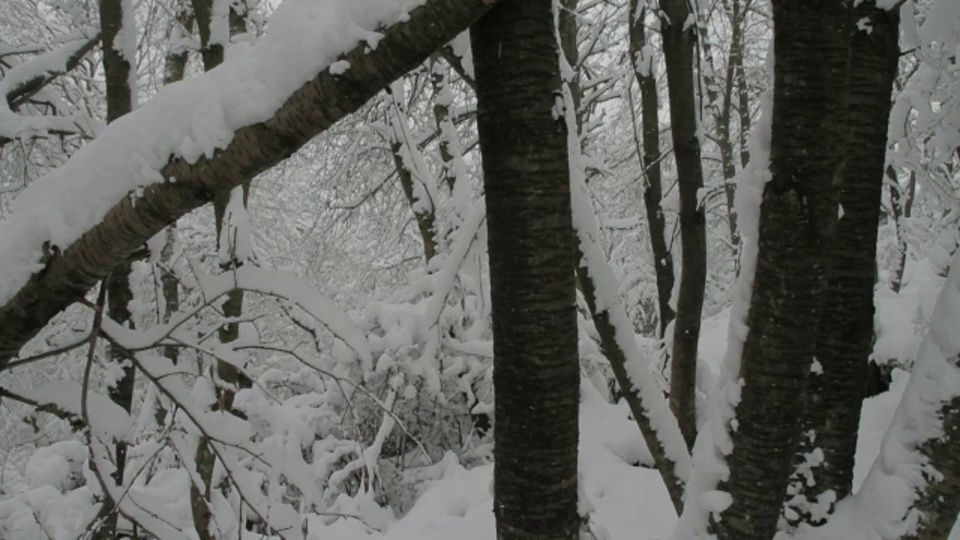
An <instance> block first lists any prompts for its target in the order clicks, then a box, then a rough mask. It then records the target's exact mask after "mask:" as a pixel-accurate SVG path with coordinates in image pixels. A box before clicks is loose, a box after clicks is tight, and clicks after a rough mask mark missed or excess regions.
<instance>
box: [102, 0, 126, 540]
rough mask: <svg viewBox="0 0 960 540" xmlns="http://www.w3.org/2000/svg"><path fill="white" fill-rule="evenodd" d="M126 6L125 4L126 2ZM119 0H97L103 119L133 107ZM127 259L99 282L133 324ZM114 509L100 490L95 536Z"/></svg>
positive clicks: (107, 529) (118, 466)
mask: <svg viewBox="0 0 960 540" xmlns="http://www.w3.org/2000/svg"><path fill="white" fill-rule="evenodd" d="M127 6H128V5H127ZM127 6H125V5H124V2H123V1H122V0H100V38H101V45H100V51H101V53H102V54H103V71H104V77H105V79H106V83H107V122H113V121H114V120H116V119H118V118H120V117H121V116H123V115H125V114H127V113H129V112H130V111H131V110H133V105H134V103H133V102H134V96H135V92H136V89H135V88H133V87H132V85H131V84H130V80H131V77H136V72H135V71H132V66H131V65H130V62H129V59H128V58H126V56H125V52H130V51H125V48H126V47H125V44H124V43H123V41H124V36H123V35H122V34H121V32H123V33H127V32H133V35H136V29H135V28H126V27H125V25H129V24H131V23H133V20H134V19H133V14H132V13H124V9H125V7H127ZM131 262H132V261H131V259H130V258H126V259H125V260H123V261H122V262H121V263H120V264H118V265H117V266H116V268H114V269H113V272H111V273H110V275H109V276H108V277H107V279H106V281H105V283H104V284H103V285H101V286H103V287H106V288H107V314H108V316H109V317H110V318H111V319H113V320H114V321H115V322H116V323H117V324H120V325H121V326H125V327H129V328H132V327H133V320H132V314H131V313H130V308H129V307H128V306H129V304H130V301H131V300H133V292H132V291H131V290H130V272H131ZM108 350H109V351H110V359H111V360H112V361H114V362H116V363H117V364H119V365H122V366H123V367H122V372H123V376H122V377H120V380H118V381H117V382H116V384H115V385H114V386H112V387H110V389H109V391H108V395H109V397H110V399H111V400H112V401H113V402H114V403H116V404H117V405H119V406H120V407H121V408H122V409H123V410H125V411H127V412H128V413H129V412H130V410H131V408H132V407H133V389H134V382H135V377H136V371H135V370H134V367H133V365H132V364H131V363H130V362H129V361H128V360H126V358H125V357H124V356H123V355H122V354H121V353H120V352H119V351H115V350H113V348H112V347H111V348H109V349H108ZM114 460H115V463H114V466H115V469H114V472H113V474H112V477H113V482H114V483H115V484H116V485H118V486H121V485H123V474H124V470H125V469H126V461H127V443H126V441H116V442H115V443H114ZM118 515H119V514H118V513H117V512H116V511H115V509H114V505H113V501H111V500H110V497H109V496H107V495H106V494H104V501H103V506H102V507H101V508H100V515H99V518H100V527H99V528H98V529H97V530H96V532H95V533H94V539H95V540H112V539H113V538H114V537H115V536H116V534H117V517H118Z"/></svg>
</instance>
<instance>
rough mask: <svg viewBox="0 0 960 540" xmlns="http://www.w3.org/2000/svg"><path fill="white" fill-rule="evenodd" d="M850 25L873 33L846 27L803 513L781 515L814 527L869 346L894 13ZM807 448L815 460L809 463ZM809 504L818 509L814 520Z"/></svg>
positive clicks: (858, 15) (851, 437) (852, 425)
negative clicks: (833, 210) (835, 200)
mask: <svg viewBox="0 0 960 540" xmlns="http://www.w3.org/2000/svg"><path fill="white" fill-rule="evenodd" d="M852 20H853V21H859V22H858V25H859V24H864V23H865V24H868V25H869V28H870V31H869V32H867V31H864V30H859V29H858V28H857V27H856V26H853V25H851V27H850V31H851V32H853V39H852V45H851V48H852V50H851V62H850V78H849V81H850V82H849V97H848V103H849V109H848V112H847V117H846V118H847V120H846V122H847V126H848V134H847V135H846V137H845V139H846V141H845V142H846V156H847V157H846V159H847V163H846V166H845V167H844V169H843V178H842V182H843V185H842V187H841V190H840V211H839V215H840V217H839V223H838V226H837V234H836V238H835V240H834V243H833V245H832V247H831V248H830V257H829V259H828V261H827V262H828V268H827V291H826V294H827V298H828V301H827V302H824V304H823V306H822V308H821V313H822V315H821V320H820V332H819V336H818V339H817V351H816V365H815V366H814V367H815V369H814V370H813V375H812V376H811V377H810V380H809V384H808V387H807V392H806V395H805V398H806V401H805V407H804V418H803V428H802V432H803V433H804V436H803V437H802V438H801V440H800V442H801V444H800V446H799V451H798V453H797V455H796V458H795V466H797V467H801V466H802V467H803V469H804V471H803V473H802V474H799V475H798V476H797V478H796V481H795V482H794V483H793V487H792V489H791V493H790V494H789V495H792V496H799V500H798V501H795V502H798V503H799V505H798V506H797V510H799V512H800V515H799V516H794V515H791V513H789V512H788V519H791V520H793V519H794V518H795V517H799V518H800V520H802V521H806V522H808V523H812V524H817V523H819V522H821V521H822V520H823V519H824V518H826V515H825V514H824V512H831V511H832V509H833V504H832V503H833V502H835V501H838V500H840V499H842V498H844V497H846V496H847V495H849V494H850V492H851V490H852V489H853V463H854V455H855V453H856V450H857V427H858V425H859V423H860V408H861V404H862V402H863V397H864V391H865V390H866V380H867V362H868V359H869V357H870V352H871V350H872V345H873V312H874V306H873V288H874V284H875V281H876V264H877V263H876V259H877V227H878V226H879V222H880V198H881V194H882V192H883V185H884V161H885V158H886V150H887V120H888V117H889V115H890V106H891V98H890V95H891V91H892V89H893V80H894V79H895V78H896V75H897V62H898V58H899V47H898V39H899V31H900V17H899V14H898V10H889V11H888V10H885V9H878V8H877V7H876V3H875V2H873V1H865V2H862V3H860V4H859V5H858V6H857V7H856V8H854V10H853V19H852ZM814 452H816V459H815V462H819V464H817V465H814V466H813V467H809V464H810V460H811V453H814ZM807 469H809V471H807ZM811 480H812V481H811ZM830 492H832V493H830ZM831 498H832V499H833V501H831V500H830V499H831ZM818 501H819V502H818ZM788 503H789V501H788ZM824 503H827V504H826V507H824ZM791 506H793V505H791ZM811 507H816V508H817V509H816V512H815V513H814V514H811V513H810V511H809V508H811Z"/></svg>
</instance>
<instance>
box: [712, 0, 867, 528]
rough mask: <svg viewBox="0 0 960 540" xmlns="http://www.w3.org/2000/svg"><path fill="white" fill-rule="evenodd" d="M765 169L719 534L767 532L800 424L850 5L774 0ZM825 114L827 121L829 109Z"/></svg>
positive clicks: (840, 116) (830, 214)
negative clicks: (768, 147) (767, 169)
mask: <svg viewBox="0 0 960 540" xmlns="http://www.w3.org/2000/svg"><path fill="white" fill-rule="evenodd" d="M773 16H774V24H775V29H776V31H775V33H774V50H775V53H776V57H775V58H776V67H775V72H774V92H773V116H772V142H771V152H770V173H771V179H770V181H769V182H767V184H766V185H765V187H764V191H763V198H762V203H761V205H760V221H759V238H758V240H757V242H758V246H757V247H758V253H757V260H756V271H755V274H754V281H753V289H752V295H751V300H750V308H749V315H748V317H747V327H748V328H749V330H748V332H747V336H746V340H745V343H744V346H743V353H742V357H741V366H740V380H741V381H742V382H741V383H740V395H739V399H738V400H737V402H736V405H735V406H736V417H735V424H734V425H733V426H732V433H731V434H730V436H731V438H732V447H733V449H732V453H731V454H730V455H729V456H728V457H727V466H728V467H729V471H730V473H729V478H728V479H726V480H725V481H723V482H721V483H720V486H719V489H720V490H723V491H726V492H727V493H729V495H730V497H731V499H732V500H731V502H730V505H729V506H728V507H727V508H726V509H725V510H724V511H723V512H722V513H720V515H719V519H716V520H714V521H713V522H712V529H713V532H714V533H716V534H717V535H718V537H719V538H720V539H722V540H725V539H736V540H753V539H756V540H769V539H770V538H773V536H774V533H775V531H776V528H777V521H778V519H779V517H780V510H781V507H782V505H783V501H784V497H785V494H786V488H787V483H788V478H789V476H790V472H791V466H792V462H793V456H794V454H795V450H796V445H797V442H798V439H799V435H800V410H801V409H802V406H803V390H804V387H805V384H806V380H807V376H808V374H809V372H810V368H811V365H812V362H813V359H814V356H815V355H816V354H817V350H816V342H817V333H818V332H817V330H818V328H819V324H820V320H821V316H820V313H821V310H822V309H823V306H824V298H825V295H824V291H825V290H826V285H827V272H826V268H825V263H826V260H827V258H828V254H829V252H828V251H827V250H828V249H830V247H831V245H832V242H833V238H834V237H835V234H836V229H837V213H838V207H839V199H840V189H839V188H840V185H839V184H840V181H841V179H842V178H843V174H844V165H845V162H844V152H843V140H844V136H845V135H846V130H845V129H844V127H843V126H845V124H846V122H845V118H846V110H847V109H846V83H847V71H848V53H849V50H850V47H849V36H850V24H851V20H850V13H849V10H848V8H847V6H846V5H845V4H844V3H841V2H836V1H834V0H819V1H813V0H809V1H805V2H795V1H793V0H774V2H773ZM825 118H826V119H829V121H828V122H825V121H824V119H825Z"/></svg>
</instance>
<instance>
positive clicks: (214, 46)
mask: <svg viewBox="0 0 960 540" xmlns="http://www.w3.org/2000/svg"><path fill="white" fill-rule="evenodd" d="M192 1H193V10H194V13H196V18H197V30H198V31H199V34H200V45H201V49H200V53H201V55H202V57H203V69H204V71H210V70H211V69H213V68H215V67H217V66H218V65H219V64H220V63H222V62H223V59H224V54H225V52H226V47H225V45H226V44H225V43H217V42H215V40H214V38H215V36H214V35H213V25H214V23H215V22H217V21H214V19H213V18H214V16H216V15H217V14H215V13H213V4H214V1H213V0H192ZM223 16H226V17H228V21H226V22H228V24H229V28H230V33H231V34H232V33H236V32H241V31H243V29H244V28H245V26H246V24H245V22H244V21H243V18H242V16H241V15H240V14H239V13H237V11H236V10H235V6H234V5H231V7H230V10H229V12H228V13H227V14H224V15H223ZM228 37H229V36H221V39H224V38H228ZM251 180H252V178H248V179H246V180H245V181H244V182H242V183H241V185H240V186H238V187H235V188H233V189H232V190H223V191H220V192H218V193H216V194H215V195H214V197H213V216H214V218H213V219H214V225H215V228H216V234H217V252H218V253H220V254H221V257H222V254H223V253H229V260H223V259H221V261H220V267H221V268H220V269H221V270H222V271H224V272H230V271H233V270H236V269H237V268H239V267H240V266H242V265H243V264H244V263H245V262H247V261H245V260H241V259H240V258H239V257H238V256H237V253H236V249H231V248H230V246H229V245H228V246H224V245H222V244H223V242H224V240H226V241H227V243H228V244H229V243H232V242H236V238H233V239H231V238H229V236H230V235H229V232H228V233H227V234H226V235H225V234H224V229H225V228H228V227H229V225H230V224H229V223H227V221H226V219H227V207H228V206H229V203H230V199H231V196H232V194H233V191H234V190H237V189H239V190H242V197H243V211H246V208H247V199H248V198H249V195H250V182H251ZM242 234H249V231H243V233H242ZM242 314H243V291H242V290H239V289H237V290H233V291H230V292H229V293H227V299H226V301H225V302H224V303H223V316H224V317H226V318H236V317H239V316H241V315H242ZM218 337H219V339H220V343H230V342H232V341H236V340H237V339H238V338H239V337H240V325H239V324H238V323H236V322H231V323H227V324H224V325H222V326H221V327H220V329H219V332H218ZM216 371H217V376H216V378H215V384H216V388H217V402H216V405H215V406H216V408H217V409H219V410H220V411H224V412H234V413H235V411H233V400H234V397H235V396H236V394H237V391H238V390H240V389H241V388H249V387H251V386H252V384H253V383H252V381H251V380H250V379H249V378H248V377H247V376H246V375H244V374H243V373H242V372H241V371H240V369H239V368H237V367H236V366H234V365H233V364H230V363H227V362H223V361H220V360H218V361H217V362H216ZM235 414H236V413H235ZM209 444H210V442H209V440H208V439H207V437H206V435H201V436H200V439H199V442H198V443H197V453H196V458H195V459H196V468H197V473H198V475H199V476H200V479H201V481H202V483H203V485H202V486H198V485H196V484H195V483H191V484H190V499H191V503H190V504H191V509H192V511H193V522H194V529H196V531H197V534H198V536H199V537H200V539H201V540H210V539H212V538H213V537H212V536H211V531H210V520H211V518H212V516H211V513H210V508H209V504H210V492H211V490H212V489H213V486H212V485H211V482H212V479H213V471H214V467H215V464H216V455H215V454H214V452H213V451H212V449H211V448H209ZM201 488H202V489H203V492H202V493H201Z"/></svg>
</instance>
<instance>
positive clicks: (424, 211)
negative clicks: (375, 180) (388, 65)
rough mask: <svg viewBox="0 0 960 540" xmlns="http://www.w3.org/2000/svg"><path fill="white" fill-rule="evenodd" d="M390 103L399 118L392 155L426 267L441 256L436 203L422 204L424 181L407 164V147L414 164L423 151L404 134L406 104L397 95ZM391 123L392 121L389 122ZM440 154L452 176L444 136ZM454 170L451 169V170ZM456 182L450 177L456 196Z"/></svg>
mask: <svg viewBox="0 0 960 540" xmlns="http://www.w3.org/2000/svg"><path fill="white" fill-rule="evenodd" d="M390 94H391V96H390V99H391V100H392V101H393V107H392V108H391V109H392V110H391V112H390V113H388V115H392V114H396V118H393V122H392V125H393V129H392V130H391V140H390V152H391V154H392V156H393V165H394V168H395V170H396V172H397V177H398V178H400V187H401V188H403V195H404V197H405V198H406V199H407V204H409V205H410V211H411V212H413V217H414V219H415V220H416V222H417V229H418V230H419V231H420V241H421V242H422V244H423V258H424V263H425V264H429V263H430V259H432V258H433V256H434V255H435V254H436V253H437V225H436V223H437V216H436V209H435V208H434V204H435V201H433V200H427V201H420V199H419V197H418V196H417V194H416V189H415V188H416V183H417V182H420V181H421V180H420V179H419V178H417V177H416V174H414V171H412V170H410V166H411V165H413V163H412V162H411V163H408V162H405V161H404V159H403V150H404V146H407V149H406V150H407V155H408V157H409V158H410V159H411V160H413V155H414V152H419V151H420V149H419V148H417V146H416V145H413V147H412V148H411V147H409V146H408V141H406V138H407V137H406V134H405V133H404V129H405V126H404V123H405V122H406V121H407V117H406V114H407V110H406V104H405V103H403V101H402V100H401V99H399V96H395V95H392V94H393V92H392V91H391V92H390ZM437 107H440V105H435V106H434V114H439V115H443V117H444V121H448V120H447V119H446V113H447V112H449V111H448V110H447V108H446V107H442V110H441V111H438V110H437ZM388 123H390V120H388ZM437 125H438V129H439V130H442V129H443V128H442V127H440V126H441V122H439V116H438V122H437ZM440 137H441V139H440V141H441V142H440V150H441V157H442V159H443V160H444V175H449V174H452V163H451V162H452V161H453V156H452V155H450V153H449V146H448V145H446V144H444V138H443V133H440ZM448 167H451V168H448ZM453 180H455V177H454V178H451V177H450V176H447V181H448V185H449V186H450V191H451V193H452V192H453V186H454V182H453ZM421 192H422V193H423V194H424V196H426V197H427V198H428V199H429V198H430V197H429V194H428V193H427V190H426V189H422V190H421Z"/></svg>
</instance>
